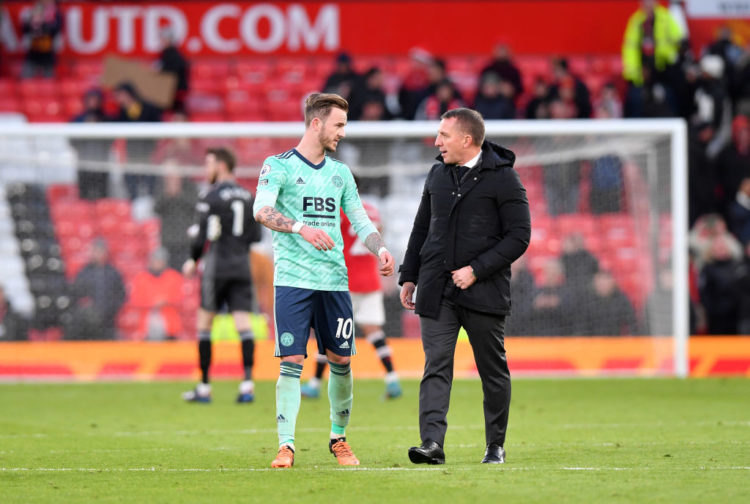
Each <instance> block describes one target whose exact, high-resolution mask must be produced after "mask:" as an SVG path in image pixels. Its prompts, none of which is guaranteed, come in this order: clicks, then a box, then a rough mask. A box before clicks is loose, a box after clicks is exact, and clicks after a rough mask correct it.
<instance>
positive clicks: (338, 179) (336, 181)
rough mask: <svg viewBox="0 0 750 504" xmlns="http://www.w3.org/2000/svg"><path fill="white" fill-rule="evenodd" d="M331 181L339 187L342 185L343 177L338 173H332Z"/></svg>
mask: <svg viewBox="0 0 750 504" xmlns="http://www.w3.org/2000/svg"><path fill="white" fill-rule="evenodd" d="M331 182H333V185H335V186H336V187H341V186H343V185H344V181H343V179H342V178H341V177H339V176H338V175H334V176H333V177H331Z"/></svg>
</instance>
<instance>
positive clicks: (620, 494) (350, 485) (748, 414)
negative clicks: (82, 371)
mask: <svg viewBox="0 0 750 504" xmlns="http://www.w3.org/2000/svg"><path fill="white" fill-rule="evenodd" d="M404 386H405V393H404V397H403V398H401V399H398V400H396V401H389V402H386V401H384V400H383V399H382V394H383V384H382V382H378V381H358V382H356V383H355V402H354V410H353V415H352V425H351V426H350V428H349V430H348V433H347V434H348V438H349V441H350V442H351V444H352V447H353V448H354V451H355V453H356V454H357V456H358V457H359V458H360V460H361V461H362V466H360V468H339V467H338V466H337V465H336V461H335V459H334V458H333V457H332V456H331V455H330V454H329V453H328V447H327V437H328V428H329V424H328V421H327V418H328V401H327V399H326V398H325V397H323V398H321V399H319V400H317V401H309V400H305V401H303V404H302V411H301V414H300V418H299V420H298V422H297V431H298V432H297V460H296V465H295V467H294V468H292V469H291V470H273V471H272V470H271V469H269V465H270V462H271V460H272V459H273V456H274V455H275V451H276V435H275V422H274V416H275V415H274V399H273V397H274V384H273V383H270V382H264V383H259V384H258V389H257V399H256V402H255V403H254V404H252V405H236V404H234V403H233V400H234V395H235V392H236V383H229V382H221V383H216V384H215V385H214V403H213V404H211V405H200V404H183V403H182V402H181V400H180V399H179V393H180V392H181V391H183V390H185V389H186V388H187V387H189V385H187V384H184V383H148V384H146V383H137V384H130V383H107V384H82V385H78V384H71V385H48V384H18V385H0V502H2V503H3V504H9V503H35V502H45V503H47V502H66V503H67V502H97V503H106V502H134V503H145V502H165V503H181V502H211V503H215V502H274V503H279V504H287V503H292V502H309V503H318V502H320V503H333V502H335V503H341V504H346V503H350V502H351V503H352V504H365V503H392V502H410V503H411V502H425V503H428V502H429V503H440V502H449V503H452V504H453V503H459V502H472V503H477V504H479V503H487V502H502V503H508V502H523V503H532V502H545V503H546V502H554V503H566V502H571V503H572V502H576V503H579V502H592V503H599V502H613V503H619V502H634V503H642V502H664V503H688V502H699V503H701V504H705V503H707V502H718V503H722V504H724V503H727V504H728V503H735V502H737V503H739V502H750V400H749V399H748V398H750V380H742V379H731V380H730V379H726V380H685V381H679V380H516V381H515V382H514V385H513V386H514V390H513V403H512V406H511V421H510V426H509V435H508V441H507V443H506V446H505V447H506V450H507V452H508V462H507V463H506V464H505V465H504V466H493V467H488V466H483V465H481V464H479V463H478V462H479V460H480V459H481V457H482V454H483V451H484V425H483V420H482V400H481V389H480V384H479V382H478V381H457V382H456V383H455V384H454V388H453V397H452V404H451V412H450V414H449V419H448V420H449V428H448V437H447V439H446V446H445V451H446V459H447V460H446V462H447V463H446V465H444V466H437V467H428V466H415V465H412V464H411V463H410V462H409V460H408V458H407V456H406V452H407V449H408V447H409V446H411V445H414V444H417V443H418V440H419V436H418V429H417V397H418V393H417V388H418V383H417V382H414V381H411V382H406V383H404Z"/></svg>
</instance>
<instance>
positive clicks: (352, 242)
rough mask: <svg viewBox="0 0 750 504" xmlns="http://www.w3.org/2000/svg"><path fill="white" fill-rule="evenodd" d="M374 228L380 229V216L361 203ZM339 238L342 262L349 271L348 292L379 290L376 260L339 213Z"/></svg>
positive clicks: (347, 220) (373, 209)
mask: <svg viewBox="0 0 750 504" xmlns="http://www.w3.org/2000/svg"><path fill="white" fill-rule="evenodd" d="M362 205H363V206H364V208H365V211H366V212H367V216H368V217H369V218H370V220H371V221H372V223H373V224H375V227H377V228H379V227H380V214H379V213H378V210H377V209H376V208H375V207H374V206H372V205H370V204H369V203H365V202H362ZM341 236H342V237H343V238H344V260H345V261H346V267H347V269H348V270H349V291H351V292H359V293H362V292H374V291H379V290H380V289H381V284H380V273H378V258H377V257H375V255H374V254H373V253H372V252H370V251H369V250H367V248H366V247H365V244H364V243H362V241H361V240H360V239H359V238H358V237H357V234H356V233H355V232H354V229H352V225H351V223H350V222H349V219H347V218H346V215H345V214H344V212H341Z"/></svg>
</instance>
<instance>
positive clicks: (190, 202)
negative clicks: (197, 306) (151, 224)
mask: <svg viewBox="0 0 750 504" xmlns="http://www.w3.org/2000/svg"><path fill="white" fill-rule="evenodd" d="M163 182H164V183H163V188H162V189H163V191H162V193H161V195H159V196H158V197H157V198H156V201H155V203H154V212H156V214H157V215H158V216H159V218H160V219H161V244H162V246H163V247H164V248H165V249H166V252H167V255H168V257H169V267H170V268H173V269H176V270H179V269H181V268H182V265H183V264H184V263H185V261H187V260H188V259H189V256H190V239H189V238H188V235H187V230H188V228H189V227H190V226H191V224H192V223H193V217H194V211H195V204H196V202H197V201H198V198H197V195H196V194H195V190H191V188H192V186H191V185H189V184H188V183H187V182H186V181H185V180H184V179H183V178H182V177H181V176H180V173H179V171H178V169H177V166H176V165H175V164H174V163H173V162H167V164H166V167H165V171H164V179H163Z"/></svg>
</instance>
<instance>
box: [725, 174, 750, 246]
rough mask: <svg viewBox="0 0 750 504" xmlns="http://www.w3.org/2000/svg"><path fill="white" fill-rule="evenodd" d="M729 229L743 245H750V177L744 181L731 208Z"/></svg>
mask: <svg viewBox="0 0 750 504" xmlns="http://www.w3.org/2000/svg"><path fill="white" fill-rule="evenodd" d="M729 229H730V230H731V231H732V233H734V235H735V236H736V237H737V239H739V240H740V242H741V243H742V244H743V245H747V244H748V243H750V177H748V178H746V179H744V180H743V181H742V183H741V184H740V189H739V190H738V191H737V197H736V199H735V200H734V201H733V202H732V204H731V206H730V207H729Z"/></svg>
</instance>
